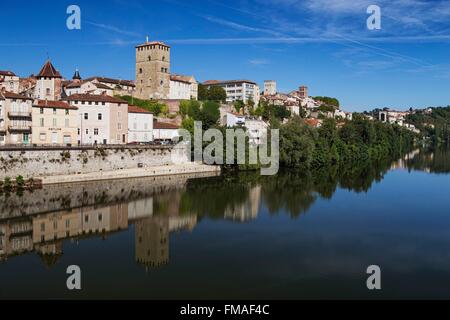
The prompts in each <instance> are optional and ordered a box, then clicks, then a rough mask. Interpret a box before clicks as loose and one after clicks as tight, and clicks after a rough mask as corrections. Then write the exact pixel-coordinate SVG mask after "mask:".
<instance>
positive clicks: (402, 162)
mask: <svg viewBox="0 0 450 320" xmlns="http://www.w3.org/2000/svg"><path fill="white" fill-rule="evenodd" d="M419 154H420V149H416V150H413V151H411V152H410V153H407V154H405V155H404V156H403V157H402V158H400V159H398V160H397V161H395V162H394V163H392V165H391V170H395V169H406V168H407V167H408V166H407V163H408V161H409V160H412V159H414V158H415V157H416V156H417V155H419Z"/></svg>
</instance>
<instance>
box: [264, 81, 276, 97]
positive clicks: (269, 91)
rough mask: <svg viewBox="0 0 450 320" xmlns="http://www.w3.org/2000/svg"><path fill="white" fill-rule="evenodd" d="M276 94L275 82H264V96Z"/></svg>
mask: <svg viewBox="0 0 450 320" xmlns="http://www.w3.org/2000/svg"><path fill="white" fill-rule="evenodd" d="M275 94H277V82H276V81H274V80H266V81H264V95H265V96H273V95H275Z"/></svg>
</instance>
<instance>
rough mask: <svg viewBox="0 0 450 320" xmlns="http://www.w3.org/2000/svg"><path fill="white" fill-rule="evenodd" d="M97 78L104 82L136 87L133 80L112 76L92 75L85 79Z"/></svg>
mask: <svg viewBox="0 0 450 320" xmlns="http://www.w3.org/2000/svg"><path fill="white" fill-rule="evenodd" d="M92 80H97V81H98V82H104V83H111V84H115V85H119V86H122V85H123V86H129V87H135V86H136V85H135V84H134V83H133V81H131V80H120V79H112V78H105V77H90V78H87V79H85V81H92Z"/></svg>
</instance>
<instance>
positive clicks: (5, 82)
mask: <svg viewBox="0 0 450 320" xmlns="http://www.w3.org/2000/svg"><path fill="white" fill-rule="evenodd" d="M19 82H20V81H19V77H18V76H16V75H15V74H14V72H11V71H2V70H0V90H2V89H3V88H4V89H5V90H6V91H9V92H12V93H19Z"/></svg>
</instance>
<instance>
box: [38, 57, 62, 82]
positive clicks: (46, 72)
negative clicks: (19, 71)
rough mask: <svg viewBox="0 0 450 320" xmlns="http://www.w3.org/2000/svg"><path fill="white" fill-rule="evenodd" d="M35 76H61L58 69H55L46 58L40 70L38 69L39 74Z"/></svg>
mask: <svg viewBox="0 0 450 320" xmlns="http://www.w3.org/2000/svg"><path fill="white" fill-rule="evenodd" d="M37 77H39V78H40V77H46V78H62V77H61V74H60V73H59V71H58V70H56V69H55V67H54V66H53V65H52V63H51V62H50V60H47V62H45V64H44V66H43V67H42V69H41V71H39V74H38V75H37Z"/></svg>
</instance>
